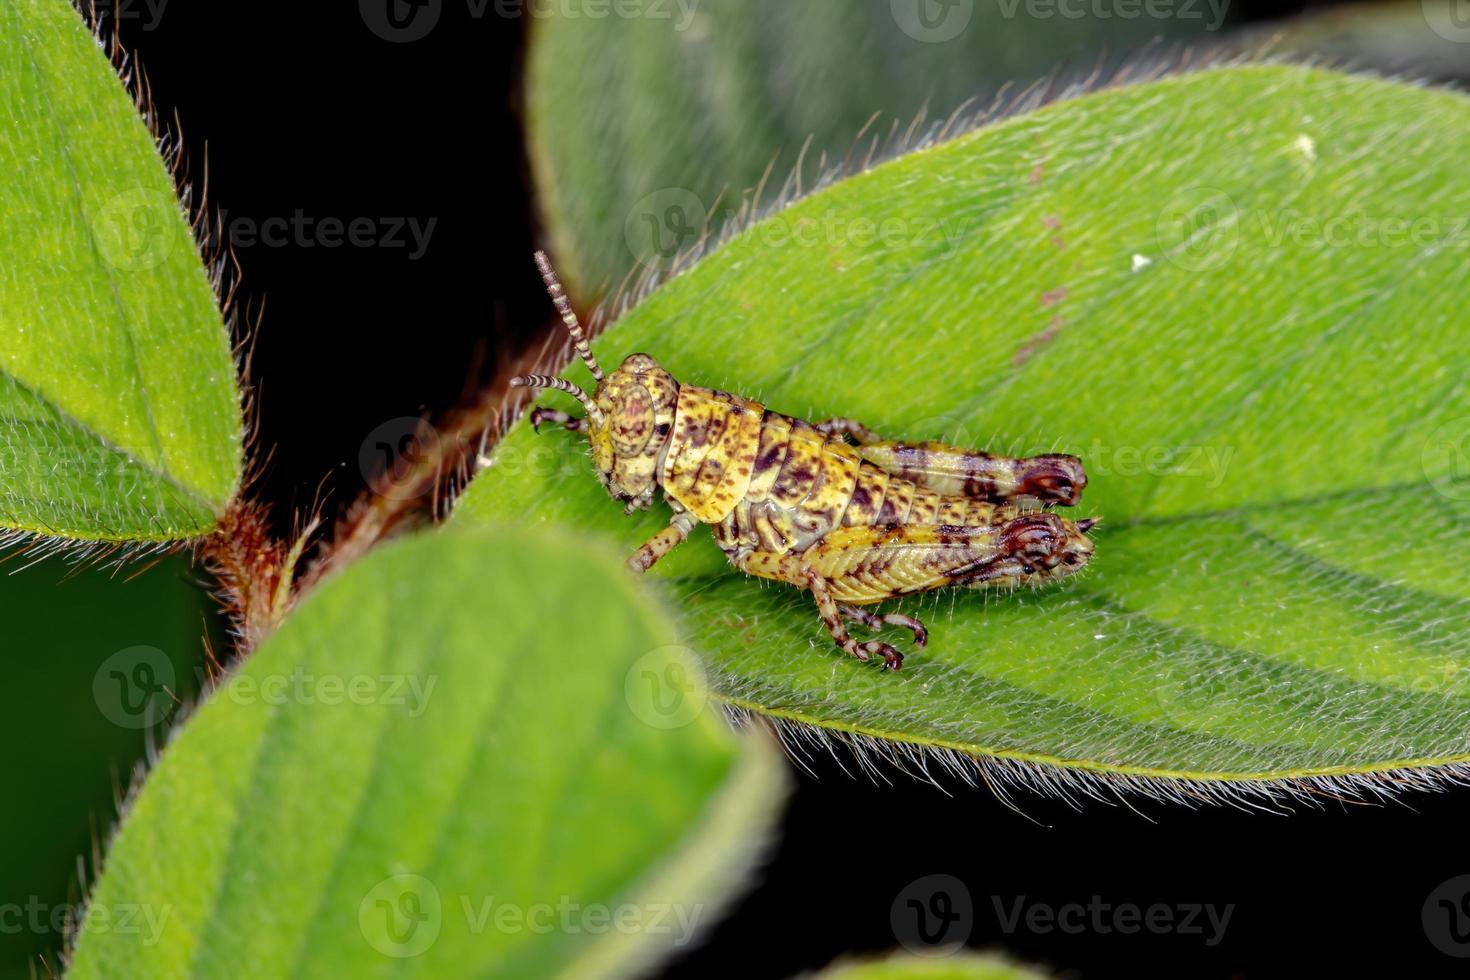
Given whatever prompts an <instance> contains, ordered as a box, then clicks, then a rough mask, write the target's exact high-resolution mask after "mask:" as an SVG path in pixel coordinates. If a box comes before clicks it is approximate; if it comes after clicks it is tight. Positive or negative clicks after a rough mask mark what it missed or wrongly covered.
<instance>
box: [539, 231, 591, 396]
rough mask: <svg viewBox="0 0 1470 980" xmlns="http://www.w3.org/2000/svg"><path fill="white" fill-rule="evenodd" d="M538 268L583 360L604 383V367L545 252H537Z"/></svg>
mask: <svg viewBox="0 0 1470 980" xmlns="http://www.w3.org/2000/svg"><path fill="white" fill-rule="evenodd" d="M536 268H537V269H540V270H541V281H542V282H544V283H546V291H547V292H548V293H550V294H551V302H552V303H554V304H555V305H556V312H558V313H560V314H561V322H562V323H565V324H566V325H567V333H569V334H571V335H572V343H573V344H575V345H576V347H577V353H578V354H580V355H581V356H582V361H583V362H584V363H585V364H586V365H587V369H588V370H589V371H591V372H592V377H594V378H596V379H597V383H598V384H601V383H602V368H600V367H598V366H597V358H595V357H593V356H592V348H591V347H588V346H587V336H586V335H585V334H584V333H582V325H581V324H580V323H578V322H577V314H576V313H574V312H572V304H571V303H569V302H568V301H567V294H566V291H565V290H564V289H562V288H561V280H560V279H557V278H556V270H554V269H553V268H552V267H551V260H550V259H548V258H547V257H546V253H545V252H537V253H536Z"/></svg>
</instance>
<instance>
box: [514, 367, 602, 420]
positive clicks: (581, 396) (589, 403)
mask: <svg viewBox="0 0 1470 980" xmlns="http://www.w3.org/2000/svg"><path fill="white" fill-rule="evenodd" d="M510 386H511V387H512V388H555V389H556V390H557V391H565V392H566V393H567V394H569V395H571V396H573V397H574V398H576V399H577V401H579V402H581V403H582V407H583V408H585V409H587V417H588V418H589V419H600V418H602V410H601V409H600V408H598V407H597V403H596V402H594V401H593V400H592V396H591V395H589V394H587V392H585V391H583V390H582V389H581V388H578V387H577V386H576V385H574V384H572V383H571V382H570V381H568V380H566V379H565V378H551V377H547V376H546V375H544V374H522V375H519V376H517V377H514V378H511V379H510Z"/></svg>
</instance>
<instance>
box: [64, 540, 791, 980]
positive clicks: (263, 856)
mask: <svg viewBox="0 0 1470 980" xmlns="http://www.w3.org/2000/svg"><path fill="white" fill-rule="evenodd" d="M695 669H697V662H695V661H694V660H693V658H692V657H691V656H690V655H689V654H688V653H687V651H684V650H683V648H681V647H678V646H677V645H676V640H675V637H674V634H673V632H672V631H671V629H670V628H669V626H668V625H667V622H666V620H665V619H664V617H662V616H661V615H660V614H659V613H658V611H657V610H656V609H655V608H654V607H653V606H652V605H651V604H650V602H649V601H648V600H647V599H646V598H645V597H643V596H642V595H641V594H640V593H638V592H636V591H635V590H634V587H633V584H632V583H630V582H629V581H628V580H627V579H626V577H624V576H623V574H622V572H621V569H620V568H619V567H618V566H617V564H616V562H614V561H613V560H611V559H609V558H607V557H606V556H605V555H603V554H602V553H600V552H596V551H592V550H589V549H587V548H585V547H582V546H574V545H573V544H571V543H569V542H568V541H567V540H565V539H562V538H559V537H554V536H550V535H545V534H541V535H530V534H524V533H503V534H493V535H492V534H483V533H462V534H440V535H431V536H425V537H420V538H416V539H411V540H408V541H405V542H401V543H397V544H395V545H392V546H389V547H387V548H384V549H382V550H380V551H378V552H375V553H374V554H372V555H371V556H369V557H368V558H366V559H364V560H363V561H361V562H359V563H358V564H356V565H354V566H352V567H351V568H349V569H347V570H345V571H344V572H342V573H340V574H338V575H337V576H336V577H334V578H332V579H330V580H329V581H328V582H326V583H325V584H323V585H322V586H321V587H320V588H319V590H318V591H316V592H314V593H312V594H311V595H310V596H308V597H307V598H306V599H305V600H304V601H303V603H302V604H301V606H300V607H299V608H298V609H297V610H296V611H295V612H294V613H293V614H292V616H291V617H290V618H289V619H288V621H287V622H286V623H285V624H284V625H283V626H282V627H281V629H280V631H279V632H278V633H276V634H275V635H273V636H272V637H270V638H269V639H268V640H267V641H266V642H265V643H263V644H262V645H261V647H260V648H259V649H258V650H257V651H256V652H255V653H254V654H253V655H252V656H251V658H250V660H249V661H248V662H247V663H246V664H245V666H244V667H243V668H242V669H241V670H240V671H239V672H238V674H236V675H235V676H234V677H232V678H231V679H230V680H229V681H228V682H226V684H225V685H224V686H223V687H222V688H221V689H220V690H218V691H216V692H215V693H214V695H213V696H212V697H211V699H210V701H209V702H208V703H206V704H205V705H204V707H203V708H202V709H201V710H200V711H199V713H198V714H197V715H196V716H195V717H194V718H192V719H191V720H190V721H189V722H188V723H187V724H186V725H185V727H184V728H183V730H182V732H181V734H180V735H179V737H178V738H177V739H176V740H175V741H174V742H173V743H172V744H171V745H170V746H169V747H168V749H167V750H166V751H165V753H164V755H163V758H162V761H161V763H160V764H159V766H158V767H157V769H155V770H154V772H153V773H152V774H151V776H150V777H149V779H148V781H147V783H146V784H145V787H144V790H143V792H142V795H141V796H140V797H139V798H138V800H137V802H136V804H135V805H134V807H133V808H132V812H131V813H130V814H129V816H128V817H127V819H126V820H125V822H124V823H123V826H122V829H121V832H120V833H119V834H118V836H117V838H116V839H115V841H114V842H113V845H112V848H111V851H110V853H109V855H108V857H107V860H106V865H105V869H104V873H103V876H102V879H101V881H100V882H99V884H98V887H97V889H96V891H95V893H94V895H93V897H92V900H91V903H90V906H89V909H88V913H87V918H86V920H85V922H84V923H83V925H82V929H81V940H80V944H79V946H78V948H77V951H76V956H75V961H74V965H73V967H72V969H71V972H70V974H69V975H70V976H71V977H73V978H86V977H115V976H139V977H143V976H157V977H162V976H169V977H224V976H251V977H278V976H279V977H284V976H328V975H331V976H378V975H386V974H389V973H394V974H409V973H413V974H415V975H421V976H435V977H439V976H443V977H464V976H506V977H522V976H545V975H549V974H552V973H556V972H558V971H560V970H565V971H566V972H567V973H568V974H569V975H576V976H581V975H601V974H603V973H609V972H614V973H615V972H618V971H620V970H626V969H627V968H628V967H629V966H630V964H633V963H636V962H639V961H641V960H644V959H646V958H648V957H649V956H651V955H652V954H654V953H656V952H657V951H658V950H660V949H661V948H663V947H667V946H669V945H671V944H672V945H677V944H678V943H680V942H683V941H687V939H688V930H689V929H690V928H692V927H693V926H695V925H697V924H699V923H702V922H705V921H707V920H708V919H709V918H710V917H712V915H713V912H712V909H711V906H712V904H713V903H715V902H716V901H717V900H718V899H719V897H720V896H721V894H722V893H723V892H724V891H726V890H728V888H729V887H730V886H731V884H732V881H733V880H735V879H738V871H739V870H740V869H741V868H742V867H743V865H744V864H745V862H746V860H747V858H748V856H749V853H750V849H751V845H752V844H753V843H754V839H755V837H757V836H758V835H759V833H760V831H761V830H762V829H763V828H764V826H765V824H766V823H767V821H768V819H769V818H770V816H771V815H772V810H773V803H774V801H775V800H776V799H777V798H778V797H779V793H778V792H777V790H778V788H779V786H780V783H781V777H782V775H783V769H782V767H781V765H780V761H779V758H778V757H777V755H776V753H775V751H774V750H773V749H772V748H770V747H769V745H768V744H767V743H766V742H765V740H763V739H758V738H755V737H751V738H749V739H737V738H735V737H734V736H733V735H732V734H731V732H730V731H729V729H728V727H727V726H726V724H725V722H724V720H723V719H722V718H720V717H719V716H718V712H717V711H716V710H715V709H714V708H713V707H711V706H710V705H709V704H708V703H707V701H706V699H705V697H704V688H703V687H702V685H700V684H699V682H698V678H697V677H696V676H694V675H693V674H692V673H690V672H691V671H693V670H695ZM650 685H652V686H650ZM125 909H135V910H136V909H141V910H142V914H141V915H138V916H136V917H135V919H134V920H133V921H135V922H136V923H138V927H137V929H136V930H135V931H132V932H128V931H126V930H124V929H122V927H121V926H120V925H118V924H117V918H118V915H119V914H120V912H121V911H122V910H125ZM608 914H611V915H612V916H614V918H613V919H612V920H611V923H612V924H610V921H609V920H608V919H607V918H605V917H604V916H606V915H608ZM150 916H151V918H150ZM681 916H682V918H681Z"/></svg>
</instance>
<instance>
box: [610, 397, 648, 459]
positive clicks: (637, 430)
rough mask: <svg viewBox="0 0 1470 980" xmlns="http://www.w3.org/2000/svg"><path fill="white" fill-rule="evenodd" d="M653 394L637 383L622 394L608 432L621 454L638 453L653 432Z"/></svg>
mask: <svg viewBox="0 0 1470 980" xmlns="http://www.w3.org/2000/svg"><path fill="white" fill-rule="evenodd" d="M653 421H654V419H653V396H652V395H650V394H649V393H648V389H647V388H644V387H643V386H642V385H637V384H635V385H633V386H631V387H629V388H628V389H627V390H626V391H624V392H623V393H622V394H621V395H619V396H618V399H617V401H616V402H614V404H613V411H612V416H611V418H609V419H608V434H609V436H610V437H611V438H612V444H613V448H614V449H616V450H617V451H618V454H619V455H620V456H635V455H637V454H638V453H641V452H642V451H643V447H644V446H647V445H648V440H649V439H650V438H651V437H652V436H653Z"/></svg>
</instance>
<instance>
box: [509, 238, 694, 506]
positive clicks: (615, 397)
mask: <svg viewBox="0 0 1470 980" xmlns="http://www.w3.org/2000/svg"><path fill="white" fill-rule="evenodd" d="M536 265H537V267H538V268H539V269H540V270H541V278H542V279H543V280H544V281H545V282H546V289H547V291H548V292H549V293H550V294H551V301H552V302H553V303H554V304H556V309H557V312H558V313H560V314H561V318H562V322H563V323H565V324H566V327H567V332H568V333H570V334H571V335H572V343H573V345H574V346H575V347H576V349H577V353H578V354H579V355H581V357H582V361H583V363H585V364H586V365H587V369H588V370H589V371H591V372H592V377H593V378H594V379H596V381H597V387H596V388H595V389H594V391H593V393H592V394H590V395H589V394H587V392H585V391H583V390H582V389H581V388H579V387H578V386H577V385H575V384H573V383H572V382H570V381H567V380H566V379H564V378H552V377H547V376H545V375H540V374H527V375H522V376H520V377H518V378H512V379H511V381H510V383H511V385H512V386H517V387H532V388H555V389H556V390H558V391H564V392H566V393H567V394H569V395H572V396H574V397H575V398H576V399H577V400H578V401H579V402H581V403H582V407H583V408H584V409H586V410H587V414H586V416H585V418H584V419H583V422H582V425H581V426H580V428H581V430H582V431H584V432H586V433H587V442H588V443H589V445H590V446H591V448H592V463H593V465H594V466H595V467H596V469H597V478H598V480H599V481H601V483H602V486H603V489H605V490H606V491H607V492H608V493H609V494H611V495H612V496H613V497H614V498H615V499H617V500H621V501H624V502H625V503H627V504H628V505H629V508H630V509H631V508H632V507H634V506H644V507H646V506H648V504H649V503H651V502H652V501H653V491H654V489H655V487H657V485H658V467H659V463H660V462H661V461H662V459H663V454H664V449H665V448H666V447H667V446H668V442H669V431H670V430H671V429H672V428H673V424H674V408H675V405H676V403H677V402H678V400H679V383H678V382H677V381H675V380H674V378H673V375H671V374H669V372H667V371H665V370H664V369H663V368H661V367H659V365H658V362H657V361H655V360H654V359H653V358H651V357H649V356H648V355H647V354H631V355H629V356H628V357H627V358H625V359H624V360H623V363H622V364H620V365H619V366H618V369H617V370H616V371H614V372H613V373H612V374H610V375H607V376H606V377H604V376H603V373H602V368H601V367H599V366H598V364H597V358H596V357H594V356H593V354H592V349H591V348H590V347H588V346H587V338H586V336H585V335H584V334H583V333H582V326H581V324H579V323H578V322H577V315H576V314H575V313H574V312H572V307H571V304H570V303H568V302H567V298H566V294H565V293H564V292H562V288H561V283H560V282H558V281H557V278H556V273H555V272H553V271H552V269H551V263H550V262H549V261H548V260H547V258H546V253H544V252H537V253H536Z"/></svg>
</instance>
